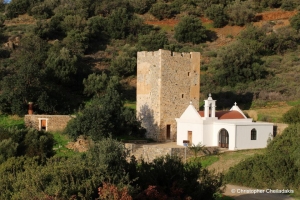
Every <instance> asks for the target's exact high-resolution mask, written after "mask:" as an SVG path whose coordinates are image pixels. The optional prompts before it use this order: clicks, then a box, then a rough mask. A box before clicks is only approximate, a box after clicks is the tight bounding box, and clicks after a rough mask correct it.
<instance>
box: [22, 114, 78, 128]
mask: <svg viewBox="0 0 300 200" xmlns="http://www.w3.org/2000/svg"><path fill="white" fill-rule="evenodd" d="M74 117H75V116H71V115H25V118H24V120H25V126H26V127H32V128H35V129H37V130H40V127H41V124H40V123H41V122H40V121H41V120H46V121H47V124H46V126H47V129H46V130H47V131H62V130H64V128H65V127H66V126H67V123H68V122H69V121H70V120H71V119H72V118H74Z"/></svg>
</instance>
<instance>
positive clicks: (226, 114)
mask: <svg viewBox="0 0 300 200" xmlns="http://www.w3.org/2000/svg"><path fill="white" fill-rule="evenodd" d="M198 113H199V114H200V116H201V117H204V111H199V112H198ZM216 117H217V118H218V119H245V117H244V116H243V115H242V114H241V113H240V112H238V111H235V110H232V111H218V112H216Z"/></svg>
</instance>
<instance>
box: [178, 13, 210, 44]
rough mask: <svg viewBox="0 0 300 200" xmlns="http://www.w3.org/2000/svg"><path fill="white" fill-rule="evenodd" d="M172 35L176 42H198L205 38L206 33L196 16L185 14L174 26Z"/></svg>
mask: <svg viewBox="0 0 300 200" xmlns="http://www.w3.org/2000/svg"><path fill="white" fill-rule="evenodd" d="M174 37H175V39H176V40H177V41H178V42H191V43H193V44H199V43H200V42H204V41H205V40H206V39H207V34H206V29H205V27H204V26H203V25H202V23H201V21H200V19H199V18H198V17H195V16H186V17H183V18H182V19H181V20H180V21H179V23H178V25H177V26H175V35H174Z"/></svg>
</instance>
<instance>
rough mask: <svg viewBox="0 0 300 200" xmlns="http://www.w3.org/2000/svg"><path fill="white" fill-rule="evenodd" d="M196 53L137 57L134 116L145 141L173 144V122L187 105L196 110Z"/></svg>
mask: <svg viewBox="0 0 300 200" xmlns="http://www.w3.org/2000/svg"><path fill="white" fill-rule="evenodd" d="M199 97H200V53H199V52H191V53H176V52H170V51H167V50H162V49H160V50H158V51H154V52H146V51H142V52H138V53H137V98H136V99H137V100H136V101H137V103H136V110H137V116H138V118H139V119H140V120H141V121H142V125H143V126H144V127H145V128H146V129H147V137H148V138H153V139H155V140H158V141H166V140H176V131H177V127H176V121H175V118H178V117H179V116H180V115H181V114H182V113H183V111H184V110H185V109H186V102H189V101H191V102H192V103H193V105H194V106H195V107H199Z"/></svg>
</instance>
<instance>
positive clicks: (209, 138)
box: [202, 122, 216, 146]
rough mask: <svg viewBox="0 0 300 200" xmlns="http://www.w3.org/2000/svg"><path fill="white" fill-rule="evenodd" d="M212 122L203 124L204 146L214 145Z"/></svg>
mask: <svg viewBox="0 0 300 200" xmlns="http://www.w3.org/2000/svg"><path fill="white" fill-rule="evenodd" d="M213 130H214V127H213V123H212V122H210V123H206V124H203V143H202V144H203V145H205V146H216V145H214V134H213Z"/></svg>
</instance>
